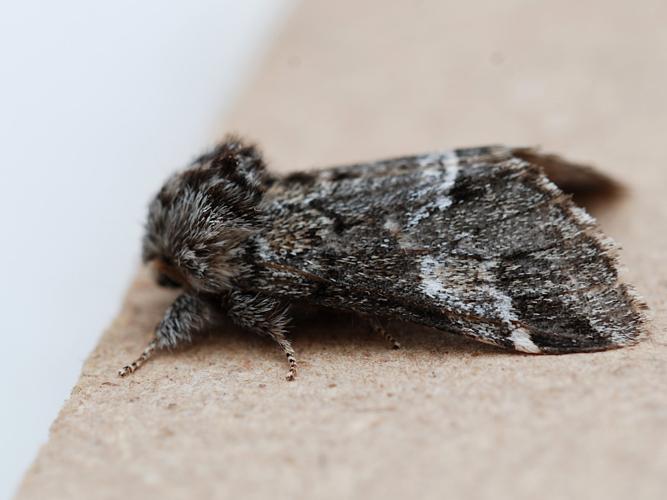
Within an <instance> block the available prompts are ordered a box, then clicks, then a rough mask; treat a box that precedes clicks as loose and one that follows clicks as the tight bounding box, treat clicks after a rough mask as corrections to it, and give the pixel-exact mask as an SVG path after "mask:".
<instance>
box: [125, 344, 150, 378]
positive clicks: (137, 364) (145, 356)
mask: <svg viewBox="0 0 667 500" xmlns="http://www.w3.org/2000/svg"><path fill="white" fill-rule="evenodd" d="M157 344H158V341H157V339H153V340H151V341H150V342H149V343H148V345H147V346H146V349H144V351H143V352H142V353H141V355H140V356H139V357H138V358H137V359H135V360H134V361H132V363H130V364H129V365H125V366H124V367H123V368H121V369H120V370H118V375H120V376H121V377H125V376H126V375H129V374H130V373H134V372H135V371H137V370H138V369H139V368H141V365H143V364H144V363H145V362H146V361H148V360H149V359H150V358H152V357H153V353H155V350H156V349H157Z"/></svg>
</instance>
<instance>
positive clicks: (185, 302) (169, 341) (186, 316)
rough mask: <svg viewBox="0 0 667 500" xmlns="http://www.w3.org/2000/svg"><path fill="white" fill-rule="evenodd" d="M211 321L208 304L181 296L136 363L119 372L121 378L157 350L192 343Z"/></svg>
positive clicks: (173, 304)
mask: <svg viewBox="0 0 667 500" xmlns="http://www.w3.org/2000/svg"><path fill="white" fill-rule="evenodd" d="M210 322H211V311H210V309H209V306H208V304H206V303H205V302H204V301H203V300H201V299H199V298H198V297H196V296H194V295H189V294H187V293H184V294H182V295H179V296H178V297H177V298H176V300H175V301H174V302H173V303H172V304H171V306H169V309H167V311H166V312H165V314H164V317H163V318H162V321H160V323H159V324H158V326H157V327H156V329H155V338H153V340H151V341H150V342H149V343H148V346H146V348H145V349H144V351H143V352H142V353H141V355H140V356H139V357H138V358H137V359H136V360H134V361H133V362H132V363H130V364H129V365H125V366H124V367H123V368H121V369H120V370H118V375H120V376H121V377H125V376H126V375H129V374H130V373H133V372H135V371H136V370H138V369H139V368H140V367H141V366H142V365H143V364H144V363H146V361H148V360H149V359H150V358H152V357H153V355H154V354H155V353H156V352H157V351H160V350H164V349H174V348H176V347H180V346H183V345H187V344H190V343H192V339H193V337H194V336H195V335H196V334H197V333H199V332H201V331H202V330H203V329H204V328H206V326H207V325H208V324H209V323H210Z"/></svg>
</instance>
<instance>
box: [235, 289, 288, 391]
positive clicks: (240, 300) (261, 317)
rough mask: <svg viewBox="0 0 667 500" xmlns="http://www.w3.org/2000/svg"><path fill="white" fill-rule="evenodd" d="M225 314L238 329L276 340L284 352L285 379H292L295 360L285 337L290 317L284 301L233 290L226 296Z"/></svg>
mask: <svg viewBox="0 0 667 500" xmlns="http://www.w3.org/2000/svg"><path fill="white" fill-rule="evenodd" d="M227 315H228V316H229V318H230V319H231V320H232V321H233V322H234V323H236V324H237V325H238V326H240V327H241V328H245V329H247V330H250V331H253V332H255V333H257V334H260V335H266V336H268V337H271V338H272V339H273V340H275V341H276V342H277V343H278V345H279V346H280V347H281V348H282V350H283V352H284V353H285V356H286V357H287V363H288V364H289V371H288V372H287V376H286V377H285V378H286V379H287V380H294V378H295V377H296V369H297V362H296V356H295V354H294V349H293V348H292V344H291V343H290V341H289V340H288V339H287V337H286V336H285V333H287V324H288V322H289V316H288V315H287V308H286V307H285V306H284V305H283V304H281V303H280V302H279V301H278V300H276V299H274V298H271V297H263V296H261V295H255V294H250V293H243V292H232V293H231V294H230V295H229V308H228V310H227Z"/></svg>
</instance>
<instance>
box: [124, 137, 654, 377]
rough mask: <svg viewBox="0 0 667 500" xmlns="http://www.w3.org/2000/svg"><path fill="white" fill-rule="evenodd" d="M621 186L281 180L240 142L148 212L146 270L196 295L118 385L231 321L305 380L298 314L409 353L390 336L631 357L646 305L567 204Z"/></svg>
mask: <svg viewBox="0 0 667 500" xmlns="http://www.w3.org/2000/svg"><path fill="white" fill-rule="evenodd" d="M610 186H613V182H612V181H610V180H609V179H608V178H606V177H605V176H603V175H601V174H599V173H597V172H595V171H594V170H592V169H591V168H589V167H585V166H580V165H577V164H573V163H570V162H567V161H565V160H563V159H561V158H559V157H557V156H553V155H543V154H540V153H538V152H536V151H534V150H531V149H521V148H509V147H504V146H487V147H477V148H466V149H454V150H447V151H442V152H437V153H430V154H424V155H418V156H406V157H402V158H396V159H390V160H384V161H378V162H373V163H360V164H355V165H348V166H340V167H333V168H325V169H323V170H318V171H312V172H297V173H293V174H290V175H286V176H277V175H273V174H271V173H270V172H268V171H267V169H266V167H265V164H264V162H263V160H262V157H261V155H260V153H259V152H258V150H257V148H255V147H254V146H252V145H249V144H247V143H245V142H244V141H243V140H241V139H239V138H237V137H228V138H226V140H224V141H223V142H222V143H220V144H219V145H218V146H217V147H215V148H214V149H213V150H212V151H210V152H209V153H207V154H204V155H203V156H201V157H199V158H198V159H196V160H195V161H194V162H193V163H192V164H190V165H189V166H188V167H187V168H185V169H184V170H183V171H181V172H178V173H176V174H174V175H173V176H172V177H170V178H169V179H168V180H167V181H166V182H165V184H164V185H163V186H162V188H161V189H160V191H159V192H158V193H157V195H156V196H155V198H154V199H153V200H152V202H151V203H150V206H149V211H148V219H147V222H146V227H145V235H144V238H143V261H144V262H145V263H146V264H147V265H149V266H150V267H151V268H152V270H153V271H152V272H153V273H154V275H155V278H156V280H157V283H158V284H160V285H163V286H173V287H180V288H181V289H182V293H181V294H180V295H179V296H178V297H177V298H176V299H175V301H174V302H173V303H172V304H171V306H170V307H169V308H168V309H167V311H166V313H165V315H164V318H163V319H162V320H161V321H160V323H159V324H158V325H157V327H156V329H155V336H154V338H153V340H152V341H151V342H150V344H149V345H148V347H146V349H145V350H144V351H143V353H142V354H141V356H140V357H139V358H138V359H137V360H135V361H134V362H133V363H131V364H129V365H127V366H125V367H124V368H122V369H121V370H120V371H119V374H120V375H121V376H125V375H127V374H129V373H131V372H133V371H135V370H136V369H137V368H139V367H140V366H141V365H142V364H143V363H144V362H145V361H146V360H148V359H149V358H150V357H151V356H152V355H153V354H154V353H155V352H156V351H159V350H164V349H174V348H177V347H179V346H182V345H186V344H188V343H190V342H192V341H193V340H194V339H195V338H196V337H197V335H198V334H200V333H201V332H202V331H204V330H210V329H211V328H215V325H216V323H217V322H218V321H219V318H220V317H221V316H223V315H224V316H227V317H228V318H229V319H231V321H232V322H233V323H235V324H236V325H238V326H240V327H242V328H243V329H246V330H248V331H251V332H255V333H257V334H260V335H264V336H267V337H269V338H271V339H273V340H274V341H275V342H277V343H278V345H279V346H280V348H281V349H282V351H283V352H284V354H285V356H286V357H287V361H288V363H289V371H288V373H287V379H288V380H293V379H294V377H295V375H296V371H297V361H296V356H295V353H294V349H293V348H292V345H291V343H290V341H289V340H288V337H287V334H288V325H289V322H290V306H291V305H307V306H316V307H325V308H331V309H335V310H343V311H348V312H352V313H356V314H359V315H361V316H362V317H364V318H366V320H367V321H368V325H369V327H370V328H372V329H373V330H374V331H376V332H378V333H380V334H382V335H384V336H385V337H386V338H387V339H388V340H389V341H390V342H391V343H392V345H393V347H398V346H399V344H398V342H396V341H395V340H394V339H393V337H392V336H391V334H390V333H388V332H387V331H386V328H385V325H386V324H387V321H388V320H399V321H404V322H411V323H417V324H420V325H424V326H426V327H432V328H436V329H440V330H444V331H447V332H454V333H458V334H462V335H465V336H467V337H470V338H472V339H474V340H477V341H480V342H485V343H488V344H493V345H496V346H499V347H502V348H506V349H511V350H515V351H520V352H523V353H530V354H538V353H549V354H552V353H553V354H560V353H571V352H588V351H599V350H605V349H611V348H617V347H622V346H627V345H630V344H633V343H635V342H636V341H637V340H638V339H639V338H640V335H641V332H642V329H643V326H644V318H643V314H642V309H643V307H644V306H643V303H642V302H641V300H639V299H638V297H637V296H636V295H635V293H634V292H633V291H632V289H631V288H630V287H629V286H628V285H627V284H626V283H624V282H623V281H622V280H621V279H620V278H619V273H618V268H617V263H616V250H615V247H614V245H613V243H612V242H611V241H610V240H609V239H608V238H607V237H605V236H604V235H603V234H602V233H601V231H600V229H599V228H598V226H597V224H596V222H595V221H594V219H593V218H592V217H591V216H589V215H588V213H587V212H586V211H585V210H584V209H583V208H581V207H579V206H578V205H576V204H575V203H574V201H573V200H572V198H571V196H570V195H569V194H565V191H568V192H570V193H577V192H587V191H595V190H596V189H603V188H609V187H610ZM564 190H565V191H564Z"/></svg>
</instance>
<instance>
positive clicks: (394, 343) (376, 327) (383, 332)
mask: <svg viewBox="0 0 667 500" xmlns="http://www.w3.org/2000/svg"><path fill="white" fill-rule="evenodd" d="M368 323H369V324H370V326H371V330H373V332H375V333H376V334H377V335H380V336H382V338H384V339H385V340H386V341H387V342H389V343H390V344H391V348H392V349H400V348H401V344H400V343H399V342H398V340H396V339H395V338H394V337H392V335H391V334H390V333H389V332H388V331H387V329H386V328H385V327H384V325H383V324H382V322H381V321H380V320H379V319H377V318H375V317H373V316H369V317H368Z"/></svg>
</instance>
